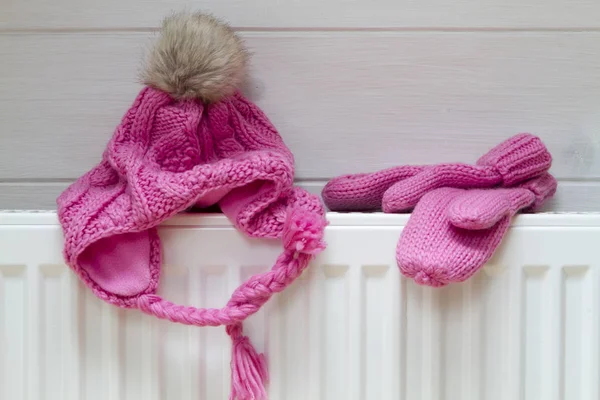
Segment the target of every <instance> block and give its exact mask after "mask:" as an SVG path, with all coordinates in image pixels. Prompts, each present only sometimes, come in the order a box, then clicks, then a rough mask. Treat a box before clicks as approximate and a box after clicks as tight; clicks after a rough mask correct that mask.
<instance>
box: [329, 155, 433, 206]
mask: <svg viewBox="0 0 600 400" xmlns="http://www.w3.org/2000/svg"><path fill="white" fill-rule="evenodd" d="M425 168H427V167H426V166H418V165H414V166H413V165H403V166H399V167H393V168H388V169H384V170H381V171H377V172H373V173H368V174H354V175H342V176H339V177H337V178H333V179H331V180H330V181H329V182H327V184H326V185H325V187H324V188H323V192H322V193H321V195H322V197H323V201H324V202H325V205H326V206H327V207H328V208H329V209H330V210H331V211H375V210H381V200H382V198H383V193H385V191H386V190H388V189H389V188H390V186H392V185H393V184H394V183H396V182H398V181H401V180H403V179H406V178H410V177H412V176H415V175H417V174H418V173H420V172H423V171H424V170H425Z"/></svg>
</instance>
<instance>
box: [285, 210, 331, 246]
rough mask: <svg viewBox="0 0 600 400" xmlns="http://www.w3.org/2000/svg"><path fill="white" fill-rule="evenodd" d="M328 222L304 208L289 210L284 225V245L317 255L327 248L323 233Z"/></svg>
mask: <svg viewBox="0 0 600 400" xmlns="http://www.w3.org/2000/svg"><path fill="white" fill-rule="evenodd" d="M327 224H328V222H327V221H326V220H325V219H324V218H321V217H320V216H319V215H316V214H315V213H313V212H309V211H307V210H304V209H302V208H298V207H296V208H293V209H291V210H290V211H289V212H288V215H287V218H286V221H285V224H284V226H283V237H282V240H283V246H284V247H285V248H286V249H287V250H292V251H296V252H299V253H303V254H310V255H315V254H318V253H320V252H321V251H323V250H324V249H325V246H326V245H325V242H324V241H323V234H324V230H325V227H326V226H327Z"/></svg>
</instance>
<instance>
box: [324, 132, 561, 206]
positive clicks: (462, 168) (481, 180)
mask: <svg viewBox="0 0 600 400" xmlns="http://www.w3.org/2000/svg"><path fill="white" fill-rule="evenodd" d="M551 163H552V157H551V155H550V153H549V152H548V150H547V149H546V147H545V146H544V144H543V143H542V141H541V140H540V139H539V138H538V137H537V136H534V135H531V134H528V133H522V134H518V135H515V136H513V137H511V138H509V139H508V140H506V141H504V142H502V143H500V144H499V145H497V146H496V147H494V148H493V149H491V150H490V151H489V152H488V153H486V154H485V155H484V156H482V157H481V158H479V160H477V162H476V164H475V165H469V164H462V163H448V164H439V165H430V166H411V165H407V166H398V167H394V168H389V169H385V170H382V171H378V172H375V173H371V174H356V175H344V176H340V177H337V178H333V179H332V180H330V181H329V182H328V183H327V185H326V186H325V188H324V189H323V192H322V196H323V200H324V201H325V204H326V205H327V207H328V208H329V209H330V210H332V211H373V210H377V209H383V211H384V212H387V213H394V212H402V211H408V210H410V209H412V208H413V207H414V206H415V205H416V204H417V202H418V201H419V199H420V198H421V197H422V196H423V195H424V194H425V193H427V192H429V191H431V190H433V189H436V188H440V187H444V186H448V187H458V188H487V187H494V186H512V185H515V184H516V183H518V182H520V181H522V180H524V179H527V178H530V177H534V176H537V175H539V174H540V173H542V172H543V171H546V170H548V168H549V167H550V165H551Z"/></svg>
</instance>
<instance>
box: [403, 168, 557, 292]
mask: <svg viewBox="0 0 600 400" xmlns="http://www.w3.org/2000/svg"><path fill="white" fill-rule="evenodd" d="M556 187H557V183H556V180H555V179H554V177H552V175H550V174H548V173H545V174H543V175H541V176H540V177H538V178H533V179H531V180H528V181H526V182H524V183H522V184H520V185H519V186H517V187H512V188H492V189H470V190H469V189H467V190H465V189H458V188H451V187H443V188H439V189H434V190H433V191H431V192H428V193H427V194H425V195H424V196H423V197H422V198H421V199H420V201H419V203H418V204H417V206H416V207H415V209H414V211H413V213H412V214H411V216H410V219H409V221H408V223H407V224H406V227H405V228H404V229H403V231H402V235H401V237H400V241H399V242H398V246H397V249H396V259H397V261H398V265H399V267H400V270H401V272H402V273H403V274H404V275H405V276H407V277H410V278H413V279H414V280H415V282H417V283H419V284H422V285H428V286H434V287H439V286H445V285H447V284H449V283H451V282H462V281H464V280H466V279H468V278H470V277H471V276H472V275H473V274H474V273H475V272H477V271H478V270H479V269H480V268H481V267H482V266H483V265H484V264H485V263H486V262H487V261H488V260H489V259H490V258H491V257H492V255H493V254H494V252H495V250H496V248H497V247H498V246H499V244H500V243H501V241H502V239H503V237H504V235H505V234H506V232H507V231H508V228H509V226H510V221H511V218H512V217H513V216H514V215H515V214H516V213H517V212H518V211H519V210H527V211H535V210H536V209H537V208H539V207H540V206H541V205H542V204H543V202H544V201H545V200H546V199H548V198H549V197H551V196H553V195H554V193H555V192H556Z"/></svg>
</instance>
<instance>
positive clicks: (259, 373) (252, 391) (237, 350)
mask: <svg viewBox="0 0 600 400" xmlns="http://www.w3.org/2000/svg"><path fill="white" fill-rule="evenodd" d="M227 334H228V335H229V336H230V337H231V340H232V341H233V343H232V349H231V394H230V396H229V400H266V399H267V391H266V390H265V385H266V384H267V383H268V380H269V376H268V370H267V361H266V359H265V356H264V354H258V353H257V352H256V349H255V348H254V346H252V343H250V339H249V338H248V337H247V336H244V332H243V328H242V324H235V325H228V326H227Z"/></svg>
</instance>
